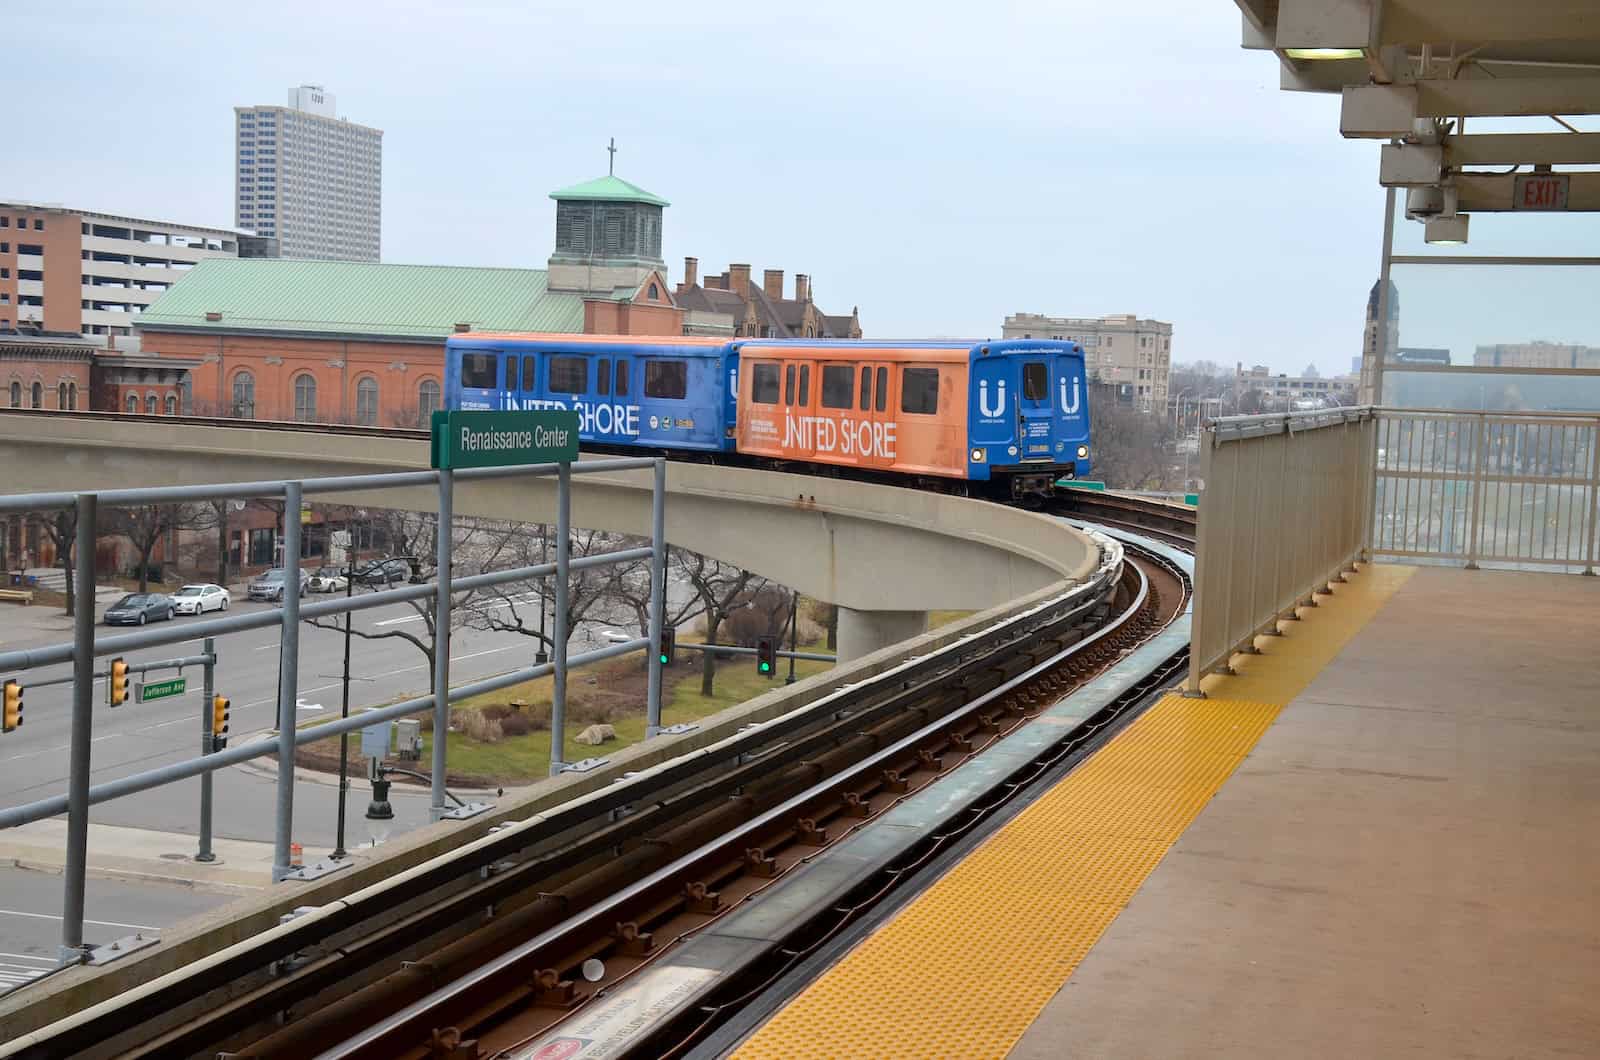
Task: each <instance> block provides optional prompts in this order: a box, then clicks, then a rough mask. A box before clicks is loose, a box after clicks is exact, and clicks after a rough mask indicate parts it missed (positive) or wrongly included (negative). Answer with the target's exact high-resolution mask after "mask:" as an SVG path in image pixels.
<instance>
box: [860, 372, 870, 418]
mask: <svg viewBox="0 0 1600 1060" xmlns="http://www.w3.org/2000/svg"><path fill="white" fill-rule="evenodd" d="M871 407H872V369H871V368H863V369H861V411H862V412H866V411H867V410H868V409H869V408H871Z"/></svg>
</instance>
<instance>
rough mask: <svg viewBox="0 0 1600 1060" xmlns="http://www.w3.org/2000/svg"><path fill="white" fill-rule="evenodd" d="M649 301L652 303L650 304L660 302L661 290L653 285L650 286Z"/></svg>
mask: <svg viewBox="0 0 1600 1060" xmlns="http://www.w3.org/2000/svg"><path fill="white" fill-rule="evenodd" d="M650 301H652V302H659V301H661V288H659V287H657V286H656V285H655V284H653V283H652V284H651V285H650Z"/></svg>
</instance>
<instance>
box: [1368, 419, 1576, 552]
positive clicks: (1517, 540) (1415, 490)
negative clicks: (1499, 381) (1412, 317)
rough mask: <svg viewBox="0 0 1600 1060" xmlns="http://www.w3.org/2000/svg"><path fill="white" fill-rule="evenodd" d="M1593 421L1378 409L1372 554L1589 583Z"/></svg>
mask: <svg viewBox="0 0 1600 1060" xmlns="http://www.w3.org/2000/svg"><path fill="white" fill-rule="evenodd" d="M1597 445H1600V416H1596V415H1578V414H1567V413H1520V412H1519V413H1507V412H1450V411H1442V410H1416V411H1414V410H1405V409H1383V410H1381V411H1380V412H1379V416H1378V438H1377V461H1376V473H1375V477H1376V481H1375V487H1374V490H1375V500H1374V509H1373V520H1372V537H1371V544H1370V551H1371V552H1372V554H1373V555H1378V556H1401V557H1407V558H1412V559H1422V560H1429V559H1432V560H1438V561H1459V562H1463V563H1465V564H1466V566H1467V567H1469V568H1476V567H1478V566H1479V565H1481V564H1490V565H1496V566H1511V567H1521V566H1532V567H1558V568H1562V569H1567V570H1571V569H1581V570H1582V571H1583V573H1585V574H1593V573H1594V564H1595V544H1596V542H1595V535H1596V521H1597V520H1596V504H1597V502H1600V459H1597V458H1600V451H1597V448H1596V447H1597Z"/></svg>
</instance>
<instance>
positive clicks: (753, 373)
mask: <svg viewBox="0 0 1600 1060" xmlns="http://www.w3.org/2000/svg"><path fill="white" fill-rule="evenodd" d="M750 400H751V401H753V402H755V403H756V404H758V405H776V404H777V403H778V366H777V365H775V364H758V365H756V366H755V367H754V368H752V369H750Z"/></svg>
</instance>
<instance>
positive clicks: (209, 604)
mask: <svg viewBox="0 0 1600 1060" xmlns="http://www.w3.org/2000/svg"><path fill="white" fill-rule="evenodd" d="M232 602H233V596H232V594H231V593H229V592H228V590H226V589H224V588H223V587H222V586H220V585H185V586H184V587H183V588H182V589H179V590H178V591H177V592H175V593H173V594H172V607H173V610H175V611H177V612H178V614H180V615H200V614H204V613H205V612H207V611H226V610H227V609H228V605H229V604H231V603H232Z"/></svg>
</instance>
